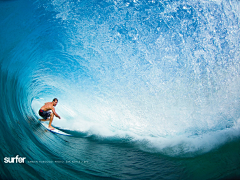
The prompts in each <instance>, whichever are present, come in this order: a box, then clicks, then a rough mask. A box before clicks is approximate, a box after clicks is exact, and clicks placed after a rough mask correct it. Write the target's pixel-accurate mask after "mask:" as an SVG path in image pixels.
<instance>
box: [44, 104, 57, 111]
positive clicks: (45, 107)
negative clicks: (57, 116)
mask: <svg viewBox="0 0 240 180" xmlns="http://www.w3.org/2000/svg"><path fill="white" fill-rule="evenodd" d="M41 109H42V110H44V111H49V110H54V107H53V103H52V102H47V103H45V104H44V106H42V107H41Z"/></svg>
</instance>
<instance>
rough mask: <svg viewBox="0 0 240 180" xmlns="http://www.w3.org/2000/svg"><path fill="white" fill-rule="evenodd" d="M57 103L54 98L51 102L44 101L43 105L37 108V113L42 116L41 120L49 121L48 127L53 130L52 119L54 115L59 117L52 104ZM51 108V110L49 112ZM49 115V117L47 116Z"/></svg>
mask: <svg viewBox="0 0 240 180" xmlns="http://www.w3.org/2000/svg"><path fill="white" fill-rule="evenodd" d="M57 103H58V99H57V98H54V99H53V101H52V102H46V103H45V104H44V106H42V107H41V108H40V110H39V112H38V113H39V115H40V116H41V117H43V119H40V120H41V121H49V125H48V128H49V129H51V130H53V129H54V127H52V121H53V117H54V115H55V116H56V117H58V118H59V119H61V117H60V116H59V115H58V114H57V113H56V111H55V108H54V106H56V105H57ZM50 110H52V112H50ZM49 117H50V118H49Z"/></svg>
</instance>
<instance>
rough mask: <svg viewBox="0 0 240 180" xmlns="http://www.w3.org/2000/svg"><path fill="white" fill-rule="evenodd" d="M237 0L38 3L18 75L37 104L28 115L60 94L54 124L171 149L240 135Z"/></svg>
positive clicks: (198, 147)
mask: <svg viewBox="0 0 240 180" xmlns="http://www.w3.org/2000/svg"><path fill="white" fill-rule="evenodd" d="M238 9H239V2H237V1H151V2H150V1H98V2H93V1H81V2H79V1H76V2H72V1H67V0H63V1H44V2H41V3H40V2H36V3H35V8H34V9H33V11H34V13H36V14H37V15H36V17H38V18H37V19H34V21H32V22H31V23H29V24H30V25H29V26H27V27H26V30H28V31H27V32H29V33H28V34H27V35H26V34H24V33H23V34H22V35H23V36H24V37H26V38H27V39H28V40H29V41H28V42H29V43H27V44H24V43H22V44H21V43H20V44H19V47H21V48H23V49H24V50H26V49H27V50H28V51H25V52H27V53H26V55H27V58H25V59H28V60H27V61H24V60H22V59H18V60H17V59H15V60H14V61H15V62H14V63H13V64H12V66H13V67H17V65H18V66H19V65H21V63H23V66H21V67H25V68H26V70H27V71H24V70H22V71H20V72H21V73H19V74H20V76H19V77H18V79H19V82H21V81H22V82H23V83H22V84H23V86H22V87H23V90H25V91H26V92H27V96H26V99H24V102H27V103H26V106H27V107H29V105H30V104H31V106H32V109H30V110H29V109H27V112H26V113H24V114H25V115H26V114H29V113H30V114H35V116H38V115H37V112H38V109H39V108H40V107H41V106H42V105H43V103H44V102H46V101H51V100H52V99H53V98H54V97H57V98H58V99H59V104H58V106H57V107H56V111H57V112H58V113H59V114H60V116H61V117H62V119H61V120H58V119H56V118H55V119H54V121H53V124H54V125H56V126H58V127H61V128H65V129H69V130H74V131H80V132H86V133H87V134H89V135H95V136H100V137H104V138H120V139H122V138H124V139H129V140H130V141H134V142H136V143H140V144H141V145H140V147H141V148H144V149H147V150H149V151H157V152H162V153H165V154H168V155H176V154H186V153H192V152H200V153H202V152H206V151H209V150H211V149H213V148H215V147H218V146H219V145H222V144H224V143H225V142H227V141H229V140H230V141H231V140H232V139H234V138H238V137H239V123H240V122H239V80H240V78H239V72H240V71H239V70H240V69H239V49H240V48H239V11H238ZM30 14H31V12H30ZM25 32H26V31H25ZM33 44H36V45H34V46H33V47H34V48H30V47H32V45H33ZM21 52H22V51H21ZM19 53H20V51H19V52H18V53H16V54H17V55H19ZM12 59H13V57H12ZM9 67H10V66H9ZM5 69H8V70H9V69H10V68H5ZM9 71H10V70H9ZM13 72H15V71H14V69H13ZM24 75H25V76H27V77H28V78H27V79H28V81H27V83H24V82H25V81H26V78H24ZM24 109H25V108H24ZM32 111H33V112H32ZM36 118H37V117H36Z"/></svg>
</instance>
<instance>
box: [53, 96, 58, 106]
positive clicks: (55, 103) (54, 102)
mask: <svg viewBox="0 0 240 180" xmlns="http://www.w3.org/2000/svg"><path fill="white" fill-rule="evenodd" d="M52 102H53V106H56V105H57V103H58V99H57V98H54V99H53V101H52Z"/></svg>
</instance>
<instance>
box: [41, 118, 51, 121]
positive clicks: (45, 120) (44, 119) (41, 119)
mask: <svg viewBox="0 0 240 180" xmlns="http://www.w3.org/2000/svg"><path fill="white" fill-rule="evenodd" d="M39 120H40V121H49V118H48V119H39Z"/></svg>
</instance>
